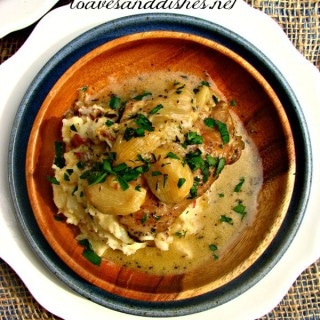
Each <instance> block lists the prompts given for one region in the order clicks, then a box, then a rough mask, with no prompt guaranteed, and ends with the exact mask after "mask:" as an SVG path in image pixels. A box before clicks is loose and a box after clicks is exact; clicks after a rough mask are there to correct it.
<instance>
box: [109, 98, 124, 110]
mask: <svg viewBox="0 0 320 320" xmlns="http://www.w3.org/2000/svg"><path fill="white" fill-rule="evenodd" d="M109 107H110V108H111V109H113V110H116V109H120V107H121V99H120V98H119V97H117V96H112V97H111V99H110V102H109Z"/></svg>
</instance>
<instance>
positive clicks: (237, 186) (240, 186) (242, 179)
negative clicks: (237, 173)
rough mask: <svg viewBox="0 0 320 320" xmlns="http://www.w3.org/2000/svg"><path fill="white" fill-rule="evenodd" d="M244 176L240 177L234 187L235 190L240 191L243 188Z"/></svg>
mask: <svg viewBox="0 0 320 320" xmlns="http://www.w3.org/2000/svg"><path fill="white" fill-rule="evenodd" d="M244 181H245V179H244V177H242V178H240V179H239V183H238V184H237V185H236V186H235V187H234V189H233V192H239V191H240V190H241V188H242V185H243V184H244Z"/></svg>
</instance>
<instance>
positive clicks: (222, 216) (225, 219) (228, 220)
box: [219, 215, 233, 225]
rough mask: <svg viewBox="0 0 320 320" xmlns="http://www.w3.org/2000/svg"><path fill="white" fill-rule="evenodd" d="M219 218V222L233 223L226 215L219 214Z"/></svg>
mask: <svg viewBox="0 0 320 320" xmlns="http://www.w3.org/2000/svg"><path fill="white" fill-rule="evenodd" d="M219 220H220V222H226V223H228V224H230V225H233V220H232V218H230V217H227V216H226V215H221V216H220V219H219Z"/></svg>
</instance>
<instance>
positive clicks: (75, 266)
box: [18, 18, 308, 316]
mask: <svg viewBox="0 0 320 320" xmlns="http://www.w3.org/2000/svg"><path fill="white" fill-rule="evenodd" d="M139 19H140V18H139ZM166 19H167V18H166ZM130 21H131V20H130ZM166 21H167V20H166ZM188 21H190V20H188ZM127 23H128V22H127ZM135 23H136V22H135ZM196 23H198V22H196ZM201 23H202V22H201ZM194 24H195V22H193V27H194ZM109 27H110V26H109ZM104 28H105V27H104ZM144 28H145V27H144ZM211 28H212V26H211ZM215 28H217V27H215ZM147 29H148V28H147ZM178 29H179V28H178ZM201 30H202V29H201ZM219 30H220V29H219V28H218V29H214V30H213V31H212V32H213V34H214V33H215V34H220V36H221V35H223V37H226V33H225V31H224V30H222V31H221V30H220V31H219ZM140 31H141V30H137V32H134V33H131V32H130V33H128V34H127V35H123V36H120V37H117V36H115V37H114V39H112V40H110V41H105V43H103V44H101V45H100V44H99V45H98V46H97V45H96V43H94V44H90V45H89V49H86V51H88V52H87V53H85V54H83V55H82V56H80V57H77V58H73V60H75V61H74V62H72V63H71V62H69V65H70V66H67V67H66V66H64V68H62V67H61V66H62V62H61V61H62V60H63V59H61V54H60V57H59V59H58V58H56V61H58V60H59V61H60V62H59V63H60V65H58V68H57V63H56V62H55V63H52V64H51V66H50V68H49V69H50V73H51V75H52V72H57V74H56V75H55V74H54V76H55V77H56V79H57V81H55V83H54V84H53V85H52V86H51V85H50V86H48V88H46V90H44V91H45V92H46V93H45V94H43V99H42V100H43V101H42V102H41V106H40V108H39V112H36V111H33V112H34V114H35V119H34V121H30V125H29V126H30V128H31V132H30V138H29V142H28V146H27V149H26V171H25V172H26V178H25V179H26V183H27V191H28V196H29V201H30V204H31V210H32V212H33V214H34V217H35V219H36V223H37V225H38V227H39V228H40V230H41V233H42V235H43V236H44V238H45V239H46V241H47V242H48V244H49V246H50V247H51V248H52V249H53V253H50V257H59V258H58V259H61V260H62V262H60V261H59V262H56V261H55V262H53V261H52V260H54V259H53V258H48V255H47V254H46V253H44V249H42V248H41V246H39V244H37V245H35V246H34V247H36V250H37V252H38V253H39V254H40V256H41V257H42V258H43V260H44V261H45V262H46V264H47V265H49V268H50V269H51V270H56V272H57V273H58V276H59V277H60V278H62V279H63V280H64V281H65V282H67V284H69V285H70V286H71V287H72V288H73V289H75V290H76V291H78V292H80V293H81V294H83V295H84V296H87V297H89V298H90V299H92V300H93V301H96V302H98V303H100V304H102V305H105V306H107V307H111V308H114V309H116V310H120V311H123V312H128V313H134V314H138V315H142V314H146V315H151V316H159V315H160V316H162V315H165V316H167V315H176V314H177V315H183V314H188V313H192V312H196V311H201V310H205V309H208V308H212V307H214V306H216V305H218V304H220V303H223V302H226V301H228V300H229V299H231V298H234V297H235V296H237V295H239V294H240V293H241V292H243V291H244V290H246V288H248V287H250V286H251V285H252V284H254V283H255V282H256V281H258V280H259V279H260V278H261V277H262V276H263V275H264V274H265V273H266V272H268V270H270V268H271V267H272V265H274V263H276V261H277V260H278V259H279V257H280V256H281V255H282V254H283V252H284V251H285V249H286V248H287V246H288V245H289V243H290V241H291V239H292V237H293V236H294V233H295V231H296V229H297V227H298V224H299V221H301V219H302V215H303V211H304V203H305V200H304V197H305V194H306V193H307V187H306V182H305V181H306V180H308V179H306V175H307V173H305V169H304V171H303V172H302V171H299V174H301V175H302V176H301V177H300V176H297V175H296V173H297V172H298V167H299V168H300V166H302V161H305V160H304V159H302V160H300V159H298V158H297V150H296V149H297V148H300V147H301V146H300V145H299V146H297V144H296V142H295V141H296V136H299V139H300V141H302V143H303V145H305V141H303V140H304V139H305V136H304V134H303V132H302V133H301V132H300V131H301V129H300V128H299V126H301V124H300V122H299V121H300V120H299V115H297V113H296V111H295V110H296V109H297V108H296V106H295V107H292V105H293V104H294V103H296V101H295V100H294V99H292V97H291V95H290V94H288V92H290V91H288V90H289V89H288V88H287V87H286V84H285V82H283V79H281V77H280V80H279V78H278V77H277V76H274V74H275V73H274V70H271V71H270V70H269V69H268V68H269V67H270V66H269V65H267V64H266V61H267V60H266V59H265V58H263V59H262V58H261V57H260V56H259V53H258V55H257V52H256V51H253V53H252V52H251V50H253V49H250V46H249V45H248V46H247V47H245V46H244V45H243V41H244V40H243V39H239V38H238V37H235V36H234V35H233V36H232V37H231V39H229V40H230V42H229V47H228V45H226V44H225V41H224V40H223V41H222V40H221V38H223V37H222V36H221V37H220V38H219V37H218V38H219V39H212V38H210V37H208V36H207V35H206V34H205V35H202V34H201V33H200V32H185V30H177V31H170V30H153V28H152V27H150V30H143V32H140ZM95 32H96V30H95V31H91V34H89V35H90V36H91V37H92V36H93V35H95ZM199 33H200V34H199ZM227 36H228V37H230V35H227ZM86 37H87V38H88V34H87V35H86ZM233 37H235V39H234V38H233ZM91 39H92V38H91ZM230 43H231V46H230ZM239 43H240V44H241V45H240V46H239ZM244 43H245V44H246V42H244ZM236 44H237V45H236ZM230 47H231V48H230ZM86 48H88V45H87V43H86ZM73 50H74V51H73V53H75V54H76V52H75V49H73ZM65 51H67V53H68V51H70V48H69V49H65ZM64 57H65V56H64ZM261 59H262V60H261ZM261 61H262V62H261ZM67 65H68V63H67ZM52 66H53V67H52ZM59 68H62V69H64V70H63V71H59ZM165 69H171V70H176V71H181V72H185V73H189V74H190V73H191V74H195V75H201V74H202V73H203V71H204V70H206V71H207V72H208V73H209V74H210V76H211V77H212V78H213V79H214V81H215V83H216V84H217V86H218V87H219V88H220V89H221V91H222V92H223V93H224V94H225V95H226V98H227V99H228V100H232V99H235V100H236V101H237V107H236V108H234V111H235V112H236V113H237V114H238V116H239V117H240V119H241V120H242V122H243V123H244V125H245V128H246V129H247V131H248V132H249V134H250V137H251V138H252V139H253V141H254V142H255V144H256V146H257V148H258V150H259V154H260V156H261V159H262V165H263V185H262V188H261V191H260V193H259V198H258V208H257V213H256V216H255V220H254V223H252V224H251V225H249V226H248V227H246V228H245V229H244V230H243V231H242V232H241V234H240V235H239V236H238V238H237V241H235V242H233V244H232V246H231V247H230V249H229V250H228V251H227V252H225V253H223V254H222V256H220V257H219V259H218V260H212V262H210V263H205V264H204V265H201V267H199V268H198V269H196V270H193V271H190V272H186V273H182V274H178V275H174V274H173V275H168V276H162V275H154V274H147V273H144V272H139V271H137V270H134V269H131V268H126V267H122V266H119V265H117V264H114V263H111V262H110V261H107V260H104V261H103V262H102V264H101V265H100V266H95V265H93V264H92V263H90V262H89V261H88V260H86V259H85V258H84V257H83V255H82V251H83V247H81V246H80V245H79V244H78V242H77V241H76V239H75V236H76V229H75V228H73V227H70V225H67V224H65V223H61V222H58V221H56V220H55V218H54V216H55V213H56V211H57V209H56V207H55V205H54V203H53V195H52V187H51V185H50V183H48V181H47V179H46V176H47V175H48V174H52V169H51V167H52V161H53V158H54V149H53V145H54V142H55V141H56V140H59V138H60V128H61V119H62V116H63V114H64V113H65V112H66V110H67V109H68V108H70V106H71V105H72V104H73V102H74V100H75V99H76V92H77V89H78V88H80V87H82V86H83V85H84V84H90V85H93V86H94V87H95V88H97V89H98V88H103V87H104V86H105V85H106V81H107V77H106V75H109V74H112V75H113V78H114V79H116V80H117V81H122V80H123V79H125V78H126V77H128V76H130V77H132V76H137V77H138V76H139V74H141V73H143V72H153V71H158V70H165ZM259 69H260V70H259ZM57 70H58V71H57ZM265 70H267V71H265ZM47 72H48V70H47ZM41 81H42V86H44V87H46V86H47V85H46V84H45V83H44V81H43V79H41ZM279 83H280V85H281V87H279ZM34 86H35V85H34ZM37 86H38V88H39V85H38V84H37ZM33 99H35V98H34V94H33ZM25 101H27V103H30V97H26V98H25ZM24 117H26V116H25V115H24ZM292 121H294V122H296V123H298V126H297V125H296V123H295V127H294V130H295V131H293V129H292V128H293V124H292ZM20 123H21V120H20ZM20 126H21V124H20ZM27 126H28V125H27ZM21 130H22V129H21ZM301 137H302V138H301ZM304 156H306V155H304ZM298 181H299V183H300V186H299V188H300V187H301V186H302V187H303V189H299V190H300V191H297V183H298ZM297 194H298V196H297ZM294 195H295V198H294V199H293V196H294ZM297 197H299V198H297ZM301 199H302V200H301ZM18 207H19V208H18V211H21V210H22V209H21V208H22V207H23V205H22V206H18ZM23 219H26V218H23ZM28 219H30V218H28ZM33 228H37V227H36V226H35V225H33ZM26 232H27V233H29V234H30V230H29V231H26ZM30 238H31V239H34V235H30ZM46 250H48V248H46ZM48 261H49V262H48ZM56 264H59V266H56ZM55 268H56V269H55ZM66 269H69V270H68V271H67V272H66ZM58 270H59V271H58ZM66 274H68V276H66ZM70 274H71V276H70ZM79 277H80V279H79ZM79 283H80V285H79ZM191 305H192V307H191Z"/></svg>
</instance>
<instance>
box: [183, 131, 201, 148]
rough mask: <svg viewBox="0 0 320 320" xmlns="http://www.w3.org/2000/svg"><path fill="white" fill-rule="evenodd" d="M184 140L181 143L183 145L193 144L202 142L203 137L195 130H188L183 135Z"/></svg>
mask: <svg viewBox="0 0 320 320" xmlns="http://www.w3.org/2000/svg"><path fill="white" fill-rule="evenodd" d="M184 137H185V141H184V143H183V144H182V146H183V147H186V146H190V145H194V144H202V143H203V137H202V136H201V135H199V134H198V133H197V132H194V131H189V132H187V133H186V134H185V135H184Z"/></svg>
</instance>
